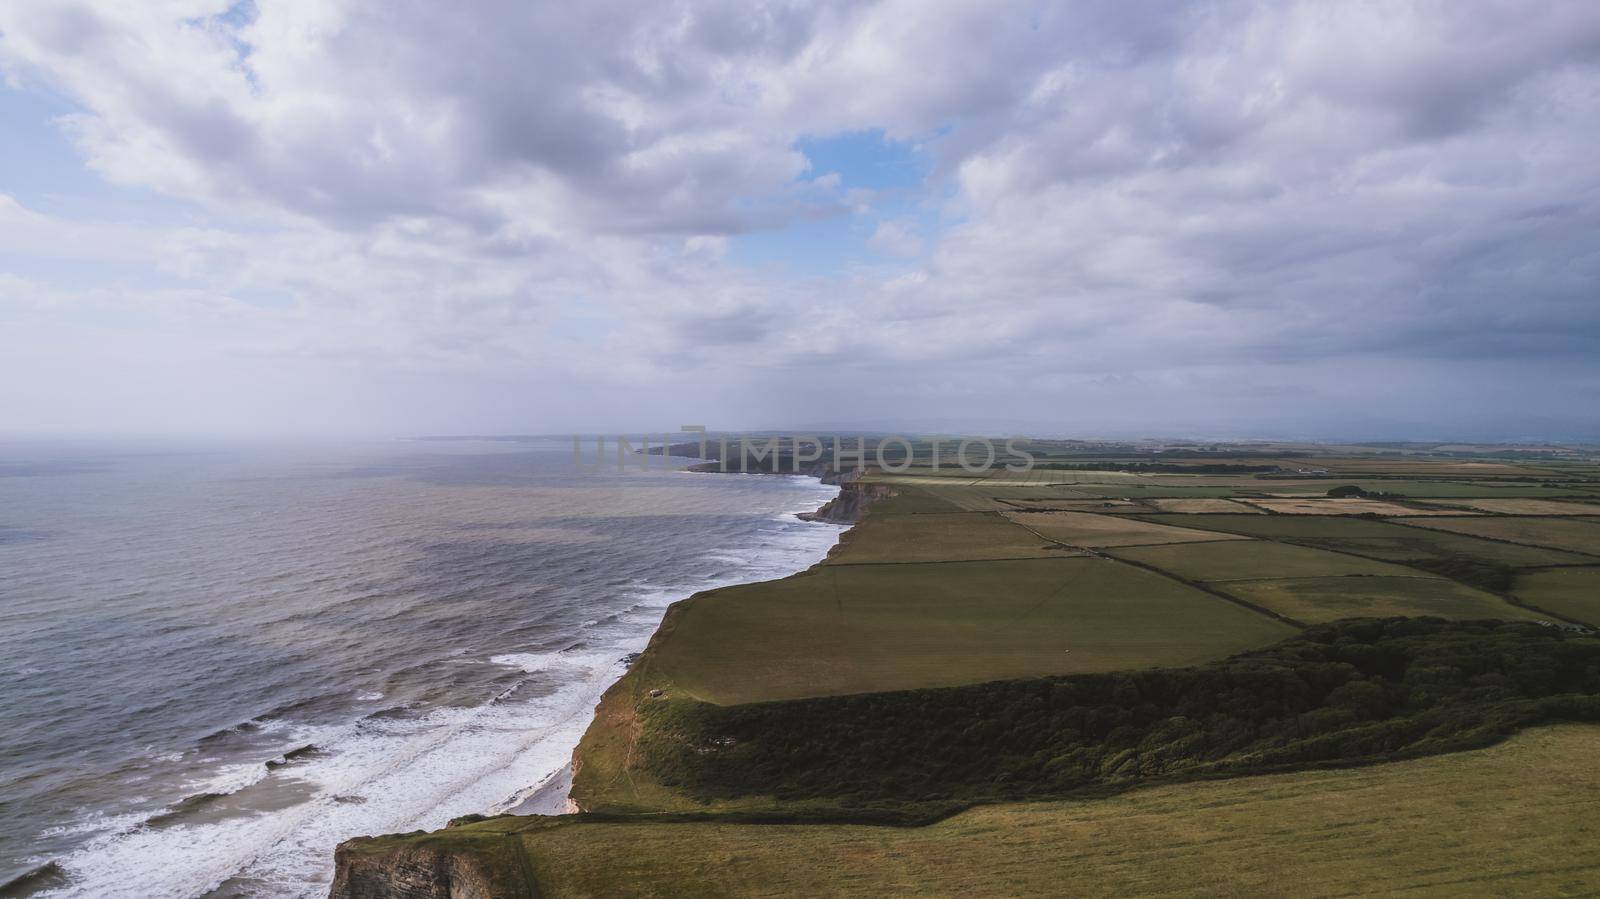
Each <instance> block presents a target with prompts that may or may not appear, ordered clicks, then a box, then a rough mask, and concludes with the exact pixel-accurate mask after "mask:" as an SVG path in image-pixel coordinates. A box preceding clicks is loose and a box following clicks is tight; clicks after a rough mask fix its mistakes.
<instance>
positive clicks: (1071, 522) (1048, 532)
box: [1006, 512, 1239, 547]
mask: <svg viewBox="0 0 1600 899" xmlns="http://www.w3.org/2000/svg"><path fill="white" fill-rule="evenodd" d="M1006 517H1007V518H1009V519H1011V520H1012V521H1014V522H1016V523H1017V524H1020V525H1022V526H1023V527H1025V528H1027V529H1029V530H1031V531H1034V532H1036V533H1038V534H1039V535H1041V536H1043V537H1046V538H1048V539H1050V540H1056V541H1059V542H1061V543H1065V544H1067V545H1069V546H1089V547H1103V546H1144V545H1148V544H1159V543H1192V542H1195V541H1207V542H1215V541H1227V540H1236V539H1239V538H1237V537H1234V536H1232V535H1230V534H1219V533H1216V532H1214V531H1197V530H1192V529H1190V528H1183V527H1173V526H1171V525H1166V524H1151V523H1149V522H1147V521H1142V520H1137V519H1129V518H1126V517H1118V516H1110V515H1095V514H1092V513H1089V512H1007V513H1006Z"/></svg>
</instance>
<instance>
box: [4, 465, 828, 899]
mask: <svg viewBox="0 0 1600 899" xmlns="http://www.w3.org/2000/svg"><path fill="white" fill-rule="evenodd" d="M586 451H589V452H592V444H591V445H586ZM653 461H654V464H655V466H656V467H655V470H653V471H649V472H639V471H636V470H631V471H629V472H627V473H618V472H617V471H616V470H615V468H614V466H610V465H608V467H607V468H606V469H604V470H603V471H600V472H593V473H583V472H580V471H578V470H576V469H575V467H574V465H573V460H572V453H571V444H570V443H563V442H554V441H552V442H523V443H506V442H488V441H448V442H436V441H422V442H395V443H382V444H367V445H325V446H296V447H288V446H282V447H251V448H240V447H223V448H218V447H210V448H171V447H153V446H127V447H113V446H110V445H101V446H90V445H77V446H47V445H43V444H16V445H0V883H5V882H6V881H8V880H10V879H12V878H14V877H17V876H20V875H23V874H25V873H26V872H30V871H33V872H39V873H38V876H36V878H35V880H34V883H35V888H36V889H39V888H43V889H45V890H47V891H48V892H49V893H51V894H59V895H74V896H76V895H82V896H141V897H142V896H196V895H208V894H209V895H214V896H236V895H266V896H298V895H325V894H326V890H327V884H328V882H329V880H330V878H331V874H332V867H331V863H332V853H333V847H334V845H335V844H336V843H338V842H339V841H340V840H343V839H345V838H347V837H350V836H355V835H360V834H374V833H388V832H395V831H406V830H414V829H417V828H437V827H440V826H443V824H444V823H445V821H446V820H448V819H449V818H451V817H455V816H458V815H462V814H466V813H470V812H494V811H497V810H504V809H510V808H514V807H519V806H520V807H521V809H522V810H529V809H531V808H548V807H551V804H552V803H554V804H555V805H556V806H559V804H560V802H561V800H562V798H563V797H562V796H561V795H560V790H559V784H560V777H561V771H562V768H563V767H564V765H565V764H566V762H567V761H568V758H569V757H570V754H571V751H572V747H573V746H574V745H575V744H576V742H577V739H578V737H579V735H580V734H581V733H582V731H583V729H584V728H585V727H586V726H587V724H588V721H589V717H590V713H591V712H592V710H593V707H594V703H595V702H596V700H597V699H598V698H599V695H600V693H601V692H602V691H603V690H604V689H605V688H606V687H607V686H608V685H609V684H610V683H611V682H612V681H614V680H615V679H616V678H617V677H618V676H620V675H621V673H622V671H623V668H624V663H623V659H624V657H625V656H626V655H627V654H628V653H631V652H636V651H638V650H640V649H642V648H643V646H644V644H645V642H646V641H647V639H648V638H649V635H650V633H651V632H652V631H653V630H654V628H655V626H656V624H657V623H658V622H659V621H660V619H661V614H662V612H663V610H664V609H665V608H666V606H667V605H668V604H669V603H670V602H672V601H674V600H677V599H681V598H683V597H685V596H687V595H689V594H690V593H692V592H694V591H695V590H699V589H703V588H706V587H709V586H715V585H722V584H728V583H734V582H739V581H748V580H758V579H764V578H771V577H778V576H782V575H785V574H789V573H791V572H794V571H797V570H800V569H802V568H805V567H806V566H808V565H811V564H813V563H814V562H816V561H818V560H819V559H821V558H822V556H823V555H824V554H826V552H827V550H828V548H829V547H830V546H832V545H833V543H834V541H835V539H836V538H837V536H838V531H839V529H838V528H837V527H836V526H833V525H826V524H808V523H805V522H801V521H798V520H796V519H795V518H794V516H793V513H795V512H798V511H803V510H810V509H814V508H816V507H817V506H818V505H820V504H821V503H823V502H824V501H826V500H827V499H828V498H830V497H832V496H833V495H834V494H835V492H836V488H833V487H827V486H823V485H821V484H819V483H818V482H817V481H816V480H815V479H812V478H788V477H765V476H759V475H702V474H691V473H688V472H683V471H677V470H670V469H669V468H668V465H667V463H665V462H663V460H661V459H660V458H659V457H658V458H656V459H654V460H653ZM672 464H673V465H674V466H681V465H682V464H684V463H683V462H682V461H681V460H679V461H675V462H673V463H672ZM541 787H545V789H543V790H541V789H540V788H541Z"/></svg>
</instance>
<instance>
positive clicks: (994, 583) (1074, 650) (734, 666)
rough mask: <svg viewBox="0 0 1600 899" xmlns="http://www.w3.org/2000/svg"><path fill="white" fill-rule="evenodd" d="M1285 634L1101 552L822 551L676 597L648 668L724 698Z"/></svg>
mask: <svg viewBox="0 0 1600 899" xmlns="http://www.w3.org/2000/svg"><path fill="white" fill-rule="evenodd" d="M1292 633H1293V629H1292V628H1290V627H1289V626H1287V625H1285V624H1283V623H1281V622H1279V621H1276V620H1274V619H1272V618H1269V617H1266V616H1264V615H1261V614H1259V613H1257V612H1253V611H1250V610H1249V609H1246V608H1244V607H1242V606H1238V605H1235V604H1233V603H1230V602H1228V601H1226V600H1224V599H1221V598H1219V597H1216V596H1213V595H1211V594H1209V593H1206V592H1204V591H1201V590H1198V589H1195V588H1193V587H1189V586H1185V585H1183V584H1181V583H1178V582H1177V581H1174V580H1171V579H1169V578H1166V577H1163V576H1161V575H1159V574H1155V573H1152V572H1148V571H1143V570H1141V569H1138V568H1135V567H1133V566H1129V565H1124V564H1121V563H1118V562H1113V561H1108V560H1104V559H1093V558H1082V557H1079V558H1072V557H1067V558H1055V559H1037V560H1024V561H1007V562H937V563H920V564H904V565H824V566H821V567H819V568H814V569H812V570H810V571H808V572H805V573H803V574H799V575H796V576H794V577H790V578H785V579H783V580H779V581H770V582H766V583H761V584H751V585H743V586H738V587H728V588H724V589H721V590H713V591H709V592H707V593H702V594H699V595H697V596H696V597H694V598H693V599H691V600H689V601H688V602H685V603H681V604H680V605H678V606H675V607H674V608H673V610H672V612H671V613H670V614H669V617H668V619H667V621H666V622H664V623H663V625H662V631H661V636H660V638H659V639H658V640H657V643H656V645H655V646H654V647H653V658H654V667H653V671H654V672H655V673H656V674H657V675H658V676H660V677H661V678H663V679H664V680H666V681H669V682H671V683H672V684H674V685H676V686H677V687H679V688H681V689H684V690H687V691H688V692H689V693H690V694H692V695H693V696H695V697H697V698H700V699H704V700H706V701H709V702H714V703H718V704H727V703H738V702H754V701H758V700H768V699H790V698H795V697H800V696H818V695H828V694H841V693H863V692H871V691H881V690H898V689H907V688H912V687H929V686H949V685H955V684H964V683H975V682H979V681H984V680H1000V679H1004V678H1016V677H1030V676H1039V675H1046V674H1070V673H1082V672H1092V671H1111V670H1115V669H1118V668H1130V667H1148V666H1166V665H1186V664H1192V663H1195V662H1200V661H1204V660H1208V659H1216V658H1221V657H1223V656H1226V655H1228V654H1230V653H1234V652H1238V651H1241V650H1243V649H1248V648H1252V647H1256V646H1264V645H1266V644H1268V643H1271V642H1273V641H1275V640H1279V639H1282V638H1283V637H1285V636H1288V635H1289V634H1292Z"/></svg>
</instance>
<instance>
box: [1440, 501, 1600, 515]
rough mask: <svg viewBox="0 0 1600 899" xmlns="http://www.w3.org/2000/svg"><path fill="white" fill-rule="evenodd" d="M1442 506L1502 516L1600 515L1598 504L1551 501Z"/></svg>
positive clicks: (1457, 502)
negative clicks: (1477, 510)
mask: <svg viewBox="0 0 1600 899" xmlns="http://www.w3.org/2000/svg"><path fill="white" fill-rule="evenodd" d="M1442 505H1450V506H1465V507H1467V508H1469V509H1479V510H1482V511H1484V512H1499V513H1500V514H1502V515H1600V504H1595V503H1583V502H1562V501H1559V500H1553V499H1501V498H1495V497H1491V498H1489V499H1471V500H1452V501H1449V502H1446V503H1443V504H1442Z"/></svg>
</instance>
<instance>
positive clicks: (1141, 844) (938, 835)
mask: <svg viewBox="0 0 1600 899" xmlns="http://www.w3.org/2000/svg"><path fill="white" fill-rule="evenodd" d="M1597 754H1600V726H1594V725H1561V726H1555V727H1544V728H1538V729H1535V730H1531V731H1525V732H1523V733H1521V734H1518V735H1517V736H1515V737H1512V738H1511V739H1509V740H1507V741H1506V742H1504V743H1501V744H1499V745H1497V746H1494V747H1491V748H1488V749H1481V750H1475V751H1472V752H1463V753H1456V754H1453V755H1445V756H1435V757H1432V758H1426V759H1419V760H1415V761H1407V762H1397V763H1391V764H1385V765H1376V766H1369V767H1362V768H1350V769H1342V770H1328V771H1309V772H1301V773H1295V774H1282V775H1266V776H1257V777H1250V778H1240V779H1234V780H1225V781H1210V782H1199V783H1189V784H1181V785H1176V786H1163V787H1154V788H1147V789H1141V790H1137V791H1134V792H1130V793H1125V794H1122V795H1119V796H1114V797H1110V798H1106V799H1096V800H1086V801H1057V802H1037V803H1012V804H1005V805H994V806H986V807H982V808H977V809H973V810H971V811H967V812H963V813H961V814H959V815H956V816H955V817H953V818H950V819H948V820H945V821H942V822H940V823H938V824H934V825H930V826H927V827H912V828H898V827H871V826H860V825H752V824H727V823H647V822H646V823H600V822H589V821H585V820H583V819H567V820H564V821H563V820H559V819H538V818H534V819H529V818H511V817H506V818H494V819H490V820H487V821H484V822H481V823H478V824H472V825H467V826H465V827H461V828H457V829H455V831H446V832H445V833H444V834H439V835H436V836H437V837H440V838H449V837H450V836H451V834H452V833H454V834H455V836H454V839H456V840H457V841H459V842H461V843H471V842H474V841H475V840H476V841H477V842H481V843H482V844H483V845H486V846H495V847H501V846H504V845H506V843H507V842H508V841H507V837H508V836H509V837H510V838H511V839H514V840H516V841H517V844H519V845H520V846H521V847H522V851H523V853H524V859H525V861H526V864H527V866H528V870H531V872H532V874H533V876H534V878H535V879H536V880H537V884H538V890H539V895H542V896H551V897H564V896H608V895H632V896H680V895H700V896H797V895H804V896H881V895H887V894H891V893H908V894H917V895H945V896H949V895H972V896H1007V895H1082V896H1111V895H1190V896H1192V895H1259V896H1269V895H1280V896H1281V895H1333V894H1372V893H1385V894H1398V893H1409V894H1421V895H1439V896H1500V895H1558V894H1590V893H1593V892H1594V890H1595V886H1596V884H1597V883H1600V768H1597V767H1596V766H1595V765H1594V764H1593V759H1594V758H1595V756H1596V755H1597ZM477 838H482V839H477ZM391 839H396V840H404V839H406V838H403V837H402V838H391Z"/></svg>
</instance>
